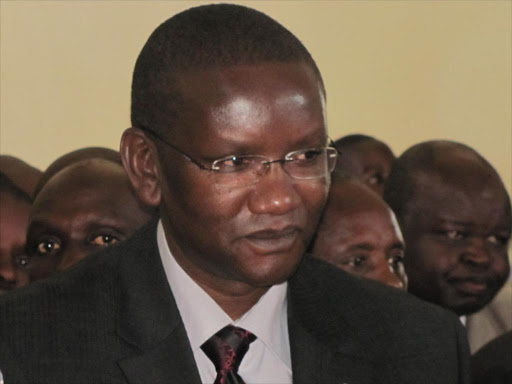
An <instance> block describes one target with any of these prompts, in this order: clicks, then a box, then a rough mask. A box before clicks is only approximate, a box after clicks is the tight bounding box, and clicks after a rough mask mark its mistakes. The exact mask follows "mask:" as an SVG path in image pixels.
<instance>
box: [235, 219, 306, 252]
mask: <svg viewBox="0 0 512 384" xmlns="http://www.w3.org/2000/svg"><path fill="white" fill-rule="evenodd" d="M299 233H300V229H299V228H297V227H295V226H288V227H285V228H283V229H265V230H261V231H257V232H253V233H251V234H249V235H247V236H245V237H244V238H243V240H244V241H245V242H246V243H247V245H248V246H249V248H251V250H252V251H253V252H255V253H259V254H263V255H265V254H273V253H282V252H287V251H289V250H291V249H292V248H293V247H294V245H295V242H296V241H297V240H298V238H299Z"/></svg>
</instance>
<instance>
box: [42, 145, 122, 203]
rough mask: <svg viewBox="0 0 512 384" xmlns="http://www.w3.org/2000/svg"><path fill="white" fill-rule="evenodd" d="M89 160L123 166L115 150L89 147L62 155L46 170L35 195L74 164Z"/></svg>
mask: <svg viewBox="0 0 512 384" xmlns="http://www.w3.org/2000/svg"><path fill="white" fill-rule="evenodd" d="M88 159H103V160H106V161H109V162H113V163H115V164H118V165H120V166H122V165H123V163H122V161H121V156H120V154H119V152H118V151H114V150H113V149H110V148H104V147H87V148H81V149H77V150H75V151H72V152H69V153H66V154H65V155H62V156H61V157H59V158H58V159H56V160H55V161H54V162H53V163H51V164H50V165H49V166H48V168H46V170H45V171H44V173H43V174H42V176H41V178H40V180H39V183H38V184H37V186H36V188H35V193H34V195H37V194H38V193H39V191H40V190H41V188H43V187H44V185H45V184H46V183H47V182H48V180H50V179H51V178H52V177H53V175H55V174H56V173H58V172H60V171H61V170H62V169H64V168H66V167H68V166H70V165H72V164H74V163H78V162H81V161H83V160H88Z"/></svg>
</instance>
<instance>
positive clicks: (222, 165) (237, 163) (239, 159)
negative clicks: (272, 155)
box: [212, 156, 261, 173]
mask: <svg viewBox="0 0 512 384" xmlns="http://www.w3.org/2000/svg"><path fill="white" fill-rule="evenodd" d="M258 159H260V158H259V157H256V156H228V157H226V158H224V159H220V160H216V161H214V162H213V165H212V169H214V170H216V171H220V172H225V173H229V172H240V171H243V170H246V169H248V168H251V167H252V166H254V164H256V163H257V161H258ZM260 162H261V159H260Z"/></svg>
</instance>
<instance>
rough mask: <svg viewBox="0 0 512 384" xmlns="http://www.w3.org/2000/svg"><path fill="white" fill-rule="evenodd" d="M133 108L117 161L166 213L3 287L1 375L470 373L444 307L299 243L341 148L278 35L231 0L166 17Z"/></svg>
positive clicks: (309, 377)
mask: <svg viewBox="0 0 512 384" xmlns="http://www.w3.org/2000/svg"><path fill="white" fill-rule="evenodd" d="M132 123H133V128H130V129H128V130H127V131H126V132H125V133H124V135H123V139H122V143H121V152H122V156H123V162H124V165H125V169H126V170H127V172H128V175H129V177H130V180H131V182H132V184H133V186H134V188H135V190H136V191H137V194H138V196H139V198H140V199H141V200H142V201H143V202H144V203H146V204H149V205H152V206H159V207H160V214H161V220H160V221H159V222H158V224H156V223H154V224H153V225H151V226H148V227H146V228H145V229H143V230H142V231H140V232H139V233H138V234H136V235H135V236H134V237H133V238H132V239H131V240H128V241H127V242H126V243H124V244H122V245H120V246H119V247H117V246H114V247H111V248H109V249H108V250H106V251H105V252H103V253H100V254H97V255H96V256H91V257H90V258H88V259H87V260H86V261H84V262H82V263H81V264H80V265H78V266H77V267H76V268H74V269H72V270H69V271H67V272H65V273H63V274H61V275H59V276H56V277H55V278H53V279H50V280H48V281H46V282H44V283H42V284H40V285H39V286H34V287H31V288H29V289H28V290H25V291H22V292H19V293H18V294H17V295H13V296H11V297H10V298H8V299H6V300H3V301H2V302H0V340H1V341H2V343H3V345H2V344H0V369H2V371H3V373H4V376H5V380H6V382H8V383H15V382H21V381H22V377H24V378H25V379H26V380H27V381H29V382H35V381H37V382H51V383H59V382H66V383H72V382H91V383H98V382H108V383H126V382H129V383H164V382H165V383H170V382H172V383H200V382H204V383H213V382H215V383H242V382H244V381H245V382H246V383H292V381H293V382H294V383H342V382H346V383H371V382H379V383H396V382H399V383H410V382H415V383H425V384H426V383H428V384H432V383H450V384H452V383H466V382H467V379H466V377H467V345H466V344H464V341H463V336H462V333H461V327H460V325H458V323H457V319H456V318H455V316H453V315H450V314H448V313H446V312H445V311H444V310H442V309H435V308H434V307H432V306H430V305H428V304H427V305H424V304H422V303H420V302H419V301H418V300H416V299H414V298H412V297H408V296H407V295H406V294H405V293H404V292H402V291H400V290H396V289H394V288H388V287H384V286H381V285H379V284H375V283H372V282H366V281H363V280H359V279H357V278H355V277H352V276H350V275H348V274H346V273H344V272H343V271H339V270H337V269H335V268H334V267H331V266H330V265H327V264H325V263H323V262H321V261H319V260H313V259H311V258H309V257H303V253H304V252H305V249H306V247H307V245H308V243H309V241H310V239H311V237H312V235H313V232H314V230H315V226H316V224H317V223H318V220H319V217H320V214H321V211H322V208H323V206H324V204H325V201H326V198H327V193H328V188H329V183H330V176H329V174H330V171H332V169H333V167H334V161H335V159H336V151H335V150H333V149H329V148H328V146H327V144H328V137H327V131H326V122H325V91H324V86H323V82H322V79H321V76H320V73H319V71H318V68H317V67H316V65H315V63H314V61H313V59H312V58H311V56H310V55H309V53H308V52H307V50H306V49H305V48H304V46H303V45H302V44H301V43H300V42H299V41H298V40H297V38H296V37H295V36H293V35H292V34H291V33H290V32H288V31H287V30H286V29H284V28H283V27H282V26H280V25H279V24H277V23H276V22H275V21H273V20H272V19H270V18H268V17H267V16H265V15H263V14H261V13H259V12H256V11H253V10H250V9H247V8H244V7H240V6H235V5H214V6H205V7H198V8H193V9H191V10H188V11H185V12H183V13H181V14H179V15H177V16H175V17H173V18H171V19H170V20H168V21H167V22H165V23H164V24H162V25H161V26H160V27H159V28H157V30H156V31H155V32H154V33H153V34H152V36H151V37H150V39H149V40H148V42H147V43H146V45H145V47H144V48H143V50H142V53H141V54H140V56H139V58H138V60H137V64H136V67H135V71H134V77H133V87H132ZM20 357H22V358H23V359H22V360H23V363H22V364H20Z"/></svg>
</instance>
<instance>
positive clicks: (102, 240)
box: [91, 234, 119, 247]
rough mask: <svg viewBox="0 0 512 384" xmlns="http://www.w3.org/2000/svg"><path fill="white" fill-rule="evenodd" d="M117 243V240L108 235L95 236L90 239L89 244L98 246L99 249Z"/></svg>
mask: <svg viewBox="0 0 512 384" xmlns="http://www.w3.org/2000/svg"><path fill="white" fill-rule="evenodd" d="M118 242H119V239H118V238H117V237H115V236H112V235H108V234H101V235H96V236H94V237H93V238H92V239H91V243H92V244H95V245H99V246H101V247H108V246H109V245H113V244H116V243H118Z"/></svg>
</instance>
